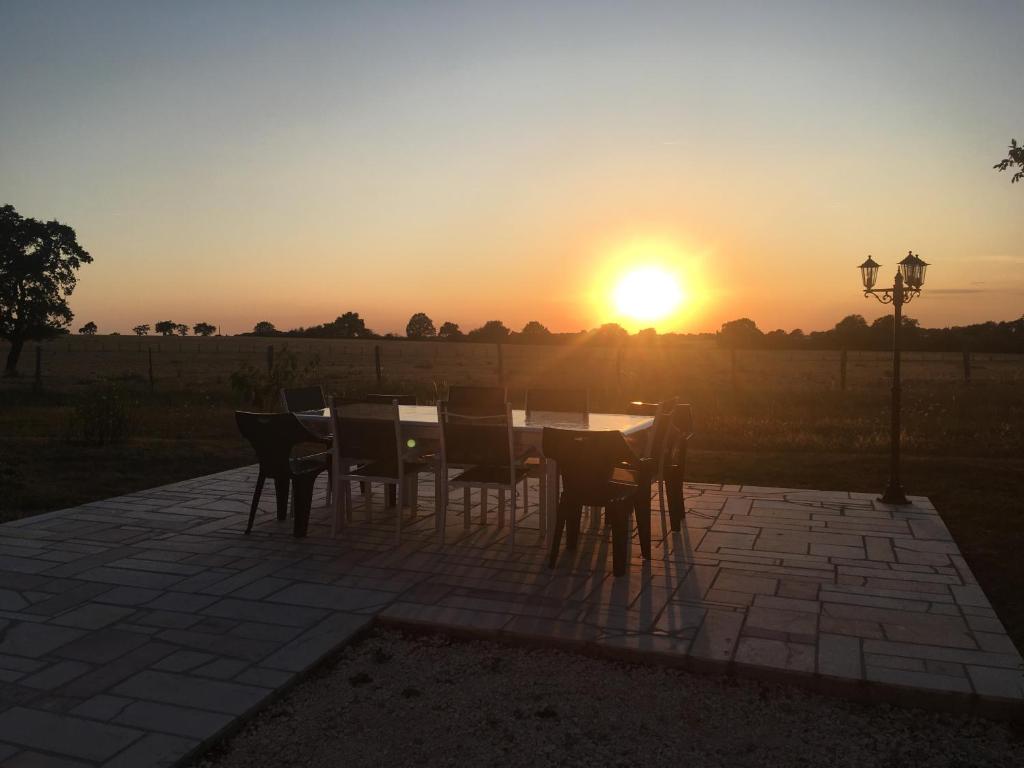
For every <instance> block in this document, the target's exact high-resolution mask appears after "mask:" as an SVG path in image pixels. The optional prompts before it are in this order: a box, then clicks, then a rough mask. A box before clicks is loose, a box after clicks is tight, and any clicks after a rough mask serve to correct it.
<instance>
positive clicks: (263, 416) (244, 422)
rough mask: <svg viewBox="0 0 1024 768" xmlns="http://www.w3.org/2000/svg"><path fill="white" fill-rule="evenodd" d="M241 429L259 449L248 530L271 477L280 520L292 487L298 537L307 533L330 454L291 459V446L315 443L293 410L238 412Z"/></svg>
mask: <svg viewBox="0 0 1024 768" xmlns="http://www.w3.org/2000/svg"><path fill="white" fill-rule="evenodd" d="M235 423H237V424H238V431H239V432H241V433H242V436H243V437H245V439H246V440H248V441H249V442H250V443H251V444H252V447H253V448H254V449H255V451H256V456H257V458H258V459H259V463H260V470H259V475H257V477H256V492H255V493H254V494H253V497H252V506H251V508H250V509H249V524H248V525H247V526H246V528H245V532H246V533H249V532H250V531H251V530H252V525H253V521H254V520H255V519H256V509H257V507H258V506H259V503H260V494H262V492H263V483H264V482H266V479H267V478H268V477H269V478H271V479H273V481H274V488H275V490H276V491H277V519H278V520H284V519H285V518H286V517H287V515H288V486H289V484H290V485H291V490H292V515H293V516H294V521H295V522H294V529H295V535H296V536H305V535H306V530H307V528H308V526H309V509H310V507H311V506H312V503H313V485H314V483H315V482H316V478H317V476H318V475H319V474H320V473H321V472H323V471H324V470H325V469H326V470H328V471H330V467H329V462H328V454H326V453H318V454H315V455H312V456H301V457H298V458H292V455H291V454H292V449H293V448H294V447H295V446H296V445H299V444H300V443H308V442H315V441H316V440H317V438H316V435H314V434H313V433H311V432H310V431H309V430H308V429H306V427H304V426H303V425H302V423H301V422H300V421H299V420H298V419H297V418H296V417H295V414H292V413H248V412H246V411H235Z"/></svg>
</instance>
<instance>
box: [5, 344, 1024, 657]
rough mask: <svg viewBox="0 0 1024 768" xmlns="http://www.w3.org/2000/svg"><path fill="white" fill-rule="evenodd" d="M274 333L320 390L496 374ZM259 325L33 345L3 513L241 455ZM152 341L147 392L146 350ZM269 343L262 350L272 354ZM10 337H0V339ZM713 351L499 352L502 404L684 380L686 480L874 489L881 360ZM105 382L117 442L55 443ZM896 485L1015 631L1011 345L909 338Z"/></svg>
mask: <svg viewBox="0 0 1024 768" xmlns="http://www.w3.org/2000/svg"><path fill="white" fill-rule="evenodd" d="M378 344H379V345H380V347H381V350H382V356H383V370H382V374H383V381H382V382H381V383H380V384H378V383H377V380H376V377H375V367H374V347H375V346H376V344H375V343H374V342H362V341H320V340H302V339H298V340H289V341H288V343H287V347H288V349H289V350H290V351H292V352H295V353H296V354H297V358H298V361H299V362H300V363H301V364H303V365H305V364H306V363H308V362H310V361H312V360H313V359H314V358H319V366H318V369H319V370H318V373H316V374H314V375H315V378H316V379H317V380H322V381H324V382H325V383H326V387H327V389H328V390H329V391H332V392H336V393H339V394H357V393H360V392H366V391H372V390H378V389H381V390H384V391H392V392H395V391H407V392H415V393H416V394H417V395H418V396H419V397H420V398H421V400H422V401H423V402H430V401H432V399H433V398H434V397H435V396H436V390H437V389H438V388H443V386H444V384H445V383H495V382H496V381H497V380H498V366H497V359H498V358H497V350H496V347H495V346H494V345H478V344H443V343H430V342H378ZM267 346H268V344H267V340H266V339H251V338H210V339H197V338H185V339H178V338H170V339H164V338H155V337H147V338H142V339H136V338H134V337H94V338H81V337H74V338H69V339H65V340H58V341H55V342H51V343H50V344H47V345H43V346H42V349H43V354H42V367H43V379H42V382H43V391H42V392H41V393H33V392H32V371H33V366H34V361H35V353H34V351H33V348H32V347H31V346H30V347H29V348H27V349H26V352H25V355H24V357H23V359H22V373H23V376H22V378H21V379H18V380H2V381H0V519H11V518H16V517H20V516H23V515H27V514H34V513H37V512H41V511H45V510H49V509H57V508H62V507H66V506H71V505H75V504H80V503H83V502H86V501H89V500H93V499H99V498H105V497H109V496H112V495H115V494H119V493H125V492H129V491H133V490H139V489H143V488H149V487H153V486H156V485H160V484H162V483H168V482H172V481H175V480H181V479H185V478H188V477H194V476H198V475H201V474H207V473H210V472H214V471H218V470H222V469H227V468H230V467H234V466H240V465H242V464H246V463H249V462H251V461H252V458H253V457H252V455H251V452H250V450H249V448H248V446H247V445H245V444H244V443H243V442H242V441H241V440H240V438H239V437H238V435H237V432H236V429H235V425H234V420H233V417H232V410H233V409H234V408H235V407H236V406H237V405H238V403H237V400H236V396H235V395H234V394H232V392H231V389H230V385H229V379H230V377H231V374H232V373H233V372H235V371H237V370H238V369H239V368H240V367H242V366H244V365H250V366H253V367H254V368H256V369H260V370H265V366H266V348H267ZM150 347H152V348H153V367H154V387H153V389H152V391H151V390H150V386H149V376H148V358H149V355H148V349H149V348H150ZM283 347H284V344H282V343H281V342H280V341H279V340H278V342H277V344H276V345H275V348H276V352H275V354H276V356H277V358H278V361H280V360H281V358H282V356H283V352H282V348H283ZM4 353H5V349H4V348H3V347H0V354H4ZM736 359H737V363H736V376H735V380H734V378H733V374H732V360H731V356H730V354H729V353H728V352H726V351H723V350H718V349H716V348H713V347H700V346H691V347H678V348H659V347H654V348H649V349H642V348H636V347H634V348H631V349H625V350H624V351H623V353H622V355H621V358H619V356H618V355H617V353H616V352H615V350H612V349H604V348H594V347H587V346H579V347H558V346H552V347H526V346H512V345H506V346H504V347H503V348H502V362H503V370H502V373H503V375H504V379H505V381H506V382H507V383H508V385H509V386H510V387H511V395H512V397H513V400H515V401H520V400H521V397H522V392H523V389H524V388H525V387H526V386H528V385H548V386H572V385H585V386H587V387H588V388H589V389H590V391H591V402H592V408H593V409H594V410H617V409H620V408H622V407H623V406H624V405H625V403H626V402H628V401H629V400H632V399H638V398H641V399H656V398H659V397H662V396H666V395H670V394H679V395H680V396H681V397H682V398H683V399H684V400H688V401H689V402H691V403H692V404H693V407H694V413H695V419H696V424H697V435H696V438H695V440H694V442H693V444H692V446H693V450H692V452H691V455H690V463H689V468H688V472H687V479H689V480H692V481H698V482H726V483H745V484H757V485H767V486H787V487H807V488H826V489H827V488H841V489H844V490H852V491H879V490H881V488H883V487H884V485H885V481H886V476H887V466H888V464H887V450H888V428H889V425H888V399H889V389H888V379H887V373H888V363H889V360H888V357H887V356H886V355H884V354H881V353H850V355H849V358H848V381H847V388H846V390H842V389H840V387H839V353H837V352H746V351H740V352H739V353H738V354H737V355H736ZM104 381H105V382H108V383H109V382H114V383H115V384H116V386H117V387H118V390H119V392H120V395H119V396H120V397H122V398H124V399H125V400H126V401H127V402H128V403H129V411H128V412H129V417H128V424H127V426H128V438H127V440H125V441H123V442H120V443H115V444H113V445H102V446H100V445H85V444H81V442H80V441H75V440H73V439H70V437H71V435H70V426H69V425H70V423H71V418H72V415H73V413H74V412H75V408H76V406H78V405H79V404H81V403H82V402H83V400H86V401H87V400H89V399H90V398H95V397H97V393H102V392H103V391H104V390H103V389H102V387H98V386H97V384H98V383H100V382H104ZM903 422H904V452H905V468H904V482H905V485H906V487H907V489H908V491H909V492H911V493H919V494H924V495H928V496H930V497H931V498H932V500H933V502H934V503H935V505H936V506H937V508H938V509H939V510H940V511H941V513H942V515H943V517H944V518H945V519H946V521H947V523H948V525H949V527H950V528H951V529H952V531H953V533H954V535H955V537H956V539H957V541H958V542H959V543H960V545H961V548H962V549H963V551H964V553H965V555H966V557H967V559H968V560H969V562H970V564H971V566H972V568H973V569H974V571H975V573H976V574H977V576H978V578H979V580H980V581H981V583H982V585H983V587H984V589H985V591H986V593H987V594H988V595H989V596H990V598H991V599H992V601H993V603H994V604H995V606H996V608H997V610H998V612H999V614H1000V616H1001V617H1003V619H1004V620H1005V622H1006V624H1007V627H1008V629H1009V631H1010V634H1011V636H1013V637H1014V638H1015V640H1016V641H1017V643H1018V644H1019V645H1020V644H1024V606H1022V605H1021V603H1020V600H1019V594H1020V593H1021V591H1022V590H1024V568H1022V567H1021V565H1020V559H1019V553H1020V551H1021V550H1022V548H1024V505H1022V503H1021V500H1020V490H1021V488H1024V458H1022V457H1024V359H1022V358H1021V357H1020V356H1011V355H975V356H974V360H973V369H972V382H971V384H970V385H966V384H965V383H964V382H963V368H962V358H961V356H960V355H943V354H934V353H933V354H923V353H910V354H908V355H907V356H906V361H905V364H904V419H903Z"/></svg>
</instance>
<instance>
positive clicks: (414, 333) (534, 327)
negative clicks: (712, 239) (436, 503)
mask: <svg viewBox="0 0 1024 768" xmlns="http://www.w3.org/2000/svg"><path fill="white" fill-rule="evenodd" d="M892 332H893V317H892V315H884V316H882V317H880V318H878V319H877V320H875V321H874V322H873V323H868V322H867V320H865V319H864V317H863V316H862V315H848V316H847V317H844V318H843V319H842V320H840V321H839V322H838V323H836V324H835V326H834V327H833V328H831V329H829V330H827V331H811V332H809V333H804V332H803V331H802V330H800V329H799V328H798V329H796V330H792V331H785V330H782V329H777V330H774V331H769V332H764V331H762V330H761V329H760V328H758V327H757V324H756V323H755V322H754V321H753V320H750V319H749V318H740V319H738V320H730V321H729V322H727V323H723V324H722V328H721V330H720V331H718V332H717V333H700V334H681V333H662V334H659V333H656V332H655V330H654V329H653V328H646V329H644V330H642V331H639V332H637V333H635V334H632V335H630V334H629V332H628V331H626V330H625V329H624V328H622V327H621V326H619V325H617V324H615V323H606V324H605V325H602V326H601V327H599V328H594V329H592V330H589V331H579V332H576V333H553V332H551V331H549V330H548V329H547V328H546V327H545V326H544V325H542V324H541V323H539V322H537V321H536V320H531V321H530V322H529V323H527V324H526V325H525V326H523V328H522V330H520V331H513V330H511V329H510V328H508V327H507V326H506V325H505V324H504V323H502V322H501V321H500V320H489V321H487V322H486V323H484V324H483V325H482V326H480V327H479V328H474V329H472V330H470V331H467V332H463V331H462V330H461V329H460V328H459V326H458V324H457V323H453V322H451V321H445V322H443V323H441V325H440V327H435V325H434V323H433V321H432V320H431V319H430V318H429V317H428V316H427V315H426V314H424V313H422V312H417V313H416V314H415V315H413V316H412V317H411V318H410V319H409V323H408V324H407V326H406V334H405V336H401V335H398V334H394V333H388V334H384V335H379V334H376V333H374V332H373V331H372V330H371V329H369V328H367V327H366V322H365V321H364V320H363V319H362V318H361V317H360V316H359V313H358V312H346V313H344V314H343V315H340V316H338V317H337V318H336V319H335V320H334V321H333V322H329V323H323V324H321V325H315V326H311V327H309V328H294V329H292V330H289V331H279V330H278V329H277V328H276V327H275V326H274V324H273V323H271V322H269V321H265V320H264V321H261V322H259V323H257V324H256V326H255V327H254V328H253V330H252V332H251V333H245V334H240V335H242V336H265V337H299V338H312V339H384V340H388V339H414V340H418V341H444V342H459V341H472V342H485V343H492V344H570V343H580V342H584V343H594V344H598V345H604V346H615V345H620V344H656V345H671V344H673V343H686V342H693V341H700V342H705V343H707V342H711V343H715V344H718V345H719V346H722V347H725V348H729V349H848V350H879V351H884V350H888V349H892ZM901 342H902V344H901V346H902V347H903V349H906V350H916V351H934V352H960V351H964V350H970V351H973V352H1017V353H1024V316H1021V317H1020V318H1018V319H1017V320H1011V321H1007V322H994V321H990V322H987V323H976V324H974V325H964V326H954V327H951V328H922V327H921V326H920V324H919V323H918V321H917V320H915V319H913V318H909V317H904V318H903V327H902V334H901Z"/></svg>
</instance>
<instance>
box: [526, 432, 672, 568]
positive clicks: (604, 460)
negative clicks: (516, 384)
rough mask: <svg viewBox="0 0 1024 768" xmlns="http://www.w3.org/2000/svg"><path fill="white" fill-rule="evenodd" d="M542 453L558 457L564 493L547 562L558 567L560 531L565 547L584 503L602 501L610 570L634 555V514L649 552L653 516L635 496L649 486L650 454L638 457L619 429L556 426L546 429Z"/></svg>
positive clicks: (574, 536)
mask: <svg viewBox="0 0 1024 768" xmlns="http://www.w3.org/2000/svg"><path fill="white" fill-rule="evenodd" d="M542 439H543V446H544V455H545V456H547V457H550V458H551V459H553V460H554V461H556V462H557V463H558V474H559V477H560V478H561V481H562V493H561V496H560V497H559V499H558V510H557V512H556V515H555V525H554V531H553V532H552V537H551V551H550V557H549V565H550V566H551V567H554V565H555V562H556V561H557V559H558V548H559V546H560V544H561V541H562V532H563V531H565V532H566V549H570V550H573V549H575V548H576V546H577V542H578V539H579V524H580V517H581V516H582V514H583V507H584V506H588V507H603V508H604V510H605V516H606V518H607V520H608V522H609V524H610V525H611V529H612V572H613V573H614V574H615V575H616V576H622V575H624V574H625V573H626V564H627V563H628V562H629V559H630V555H629V549H630V538H631V532H630V524H629V522H630V516H631V513H633V516H635V517H636V525H637V532H638V534H639V539H640V550H641V552H642V554H643V557H644V559H650V557H651V516H650V513H649V512H648V513H646V514H644V513H642V512H641V511H640V510H637V509H635V508H636V507H637V506H638V505H637V504H636V502H637V499H638V498H639V497H641V496H643V495H645V494H647V489H648V488H650V478H649V474H650V471H651V464H653V462H652V461H651V460H650V459H640V458H638V457H637V455H636V453H635V452H634V451H633V449H632V448H630V447H629V444H628V443H627V442H626V440H625V438H624V437H623V436H622V433H621V432H591V431H587V430H574V429H553V428H550V427H545V429H544V432H543V438H542Z"/></svg>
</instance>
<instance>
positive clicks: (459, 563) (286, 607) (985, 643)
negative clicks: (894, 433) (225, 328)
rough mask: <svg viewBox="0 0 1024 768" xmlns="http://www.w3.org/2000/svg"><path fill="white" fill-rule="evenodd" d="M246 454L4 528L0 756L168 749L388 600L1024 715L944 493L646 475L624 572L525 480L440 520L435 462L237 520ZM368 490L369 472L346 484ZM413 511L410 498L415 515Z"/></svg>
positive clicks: (777, 674) (454, 622)
mask: <svg viewBox="0 0 1024 768" xmlns="http://www.w3.org/2000/svg"><path fill="white" fill-rule="evenodd" d="M254 481H255V469H254V468H253V467H247V468H243V469H239V470H233V471H230V472H224V473H220V474H217V475H211V476H208V477H201V478H195V479H193V480H189V481H186V482H182V483H176V484H174V485H169V486H164V487H162V488H155V489H152V490H149V491H144V492H140V493H136V494H131V495H129V496H124V497H120V498H117V499H109V500H107V501H101V502H94V503H90V504H86V505H83V506H81V507H77V508H74V509H67V510H61V511H57V512H51V513H47V514H44V515H39V516H37V517H32V518H26V519H23V520H19V521H16V522H12V523H8V524H6V525H2V526H0V764H3V765H22V764H24V765H78V766H93V767H94V768H95V767H98V766H104V767H106V768H111V767H113V766H133V768H142V767H144V766H170V765H174V764H177V763H179V762H181V761H183V760H184V759H187V757H188V756H189V755H190V754H193V753H194V752H195V751H196V750H198V749H201V748H202V747H203V746H204V745H206V744H208V743H210V742H211V741H212V740H214V739H215V738H216V737H217V736H218V735H219V734H221V733H223V732H225V730H226V729H230V728H232V727H235V726H236V725H237V724H238V723H239V722H240V721H241V720H243V719H244V718H245V717H247V716H248V715H249V714H250V713H251V712H252V711H253V710H255V709H256V708H258V707H260V706H261V705H263V704H265V703H266V702H267V701H268V700H269V699H270V698H271V697H272V696H274V695H276V694H277V693H279V692H280V691H281V690H282V689H283V688H285V687H287V686H289V685H290V684H292V683H293V682H294V681H296V680H297V679H299V677H300V676H301V675H302V674H303V673H304V672H306V671H307V670H309V669H310V668H311V667H313V666H314V665H316V664H317V663H318V662H320V661H321V660H322V659H323V658H324V657H325V656H327V655H329V654H331V653H332V652H334V651H336V650H337V649H338V648H340V647H341V646H343V645H344V644H345V643H346V642H348V641H350V640H351V638H352V637H354V636H355V635H356V634H358V633H359V632H361V631H363V630H365V629H366V628H367V627H369V626H371V625H372V623H373V622H375V621H380V622H385V623H393V624H398V625H405V626H408V625H417V626H421V627H427V628H430V629H437V630H443V631H447V632H452V633H461V634H468V635H479V636H487V637H495V638H499V639H505V640H510V641H519V642H529V643H538V644H542V645H548V646H553V645H558V646H566V647H572V648H577V649H582V650H584V651H588V652H593V653H600V654H605V655H614V656H616V657H625V658H631V659H637V660H648V661H656V662H658V663H666V664H673V665H679V666H684V667H689V668H693V669H702V670H711V671H721V672H732V671H735V672H739V673H743V674H748V675H759V676H762V677H765V678H770V679H776V680H785V681H790V682H794V683H799V684H804V685H811V686H814V687H817V688H819V689H823V690H830V691H835V692H838V693H842V694H846V695H855V696H858V697H861V698H867V699H877V700H887V701H893V702H897V703H910V704H927V705H931V706H946V707H950V708H957V709H973V710H975V711H979V712H982V713H987V714H999V715H1003V716H1006V715H1009V716H1020V714H1021V712H1022V711H1024V709H1022V702H1024V668H1022V662H1021V656H1020V654H1019V653H1018V651H1017V649H1016V648H1015V647H1014V645H1013V643H1012V641H1011V640H1010V639H1009V637H1007V635H1006V632H1005V629H1004V628H1003V625H1002V624H1001V623H1000V622H999V619H998V617H997V616H996V614H995V612H994V611H993V610H992V608H991V606H990V604H989V602H988V600H987V599H986V597H985V595H984V593H983V592H982V590H981V589H980V587H978V585H977V582H976V581H975V579H974V577H973V576H972V575H971V572H970V568H969V566H968V564H967V563H966V561H965V560H964V558H963V557H962V556H961V554H960V552H959V550H958V548H957V546H956V543H955V542H954V541H953V540H952V537H951V536H950V534H949V531H948V530H947V528H946V526H945V524H944V523H943V522H942V519H941V517H940V516H939V515H938V513H937V512H936V510H935V509H934V507H933V506H932V505H931V503H930V502H929V501H928V500H927V499H925V498H921V497H914V498H913V505H912V506H910V507H906V508H901V507H890V506H887V505H884V504H881V503H879V502H878V501H876V500H875V498H874V497H873V496H871V495H870V494H857V493H845V492H838V491H821V492H819V491H807V490H794V489H781V488H763V487H754V486H745V487H740V486H719V485H709V484H693V485H689V486H687V489H686V496H687V510H688V512H687V517H686V525H685V526H684V529H683V530H682V531H681V532H678V533H672V532H670V531H667V530H666V529H665V523H666V521H665V519H664V515H663V514H662V512H661V511H660V510H659V509H658V506H657V497H656V496H655V499H654V509H653V511H652V516H653V520H652V526H653V531H654V539H655V541H654V552H653V558H652V559H651V560H649V561H644V560H643V559H642V558H641V556H640V552H639V546H638V544H636V543H635V542H634V544H633V547H632V560H631V563H630V569H629V572H628V574H627V576H625V577H622V578H618V579H616V578H614V577H613V576H612V575H611V572H610V570H611V562H610V561H611V551H610V538H609V536H608V535H607V531H605V530H604V529H601V528H595V527H593V526H591V525H589V522H588V523H585V524H584V526H583V528H584V530H583V531H582V534H581V538H580V544H579V547H578V549H577V550H576V551H575V552H564V553H562V554H561V556H560V558H559V561H558V564H557V566H556V568H554V569H549V568H548V566H547V563H546V559H545V553H544V551H543V547H542V546H541V542H540V540H539V535H538V527H539V526H538V510H537V497H536V492H537V489H536V488H532V489H531V492H530V496H529V498H528V506H527V510H526V512H525V513H523V516H522V517H521V518H520V523H519V530H518V534H517V540H516V544H515V545H511V544H510V542H509V540H508V529H499V528H498V527H497V521H496V517H497V515H496V499H495V498H494V495H493V494H492V495H491V498H490V500H489V502H488V505H487V506H488V509H489V514H488V515H487V519H486V523H482V522H481V519H482V515H481V503H480V499H479V497H478V496H476V495H474V497H473V509H472V523H471V525H470V526H469V527H468V528H467V527H464V524H463V520H462V515H461V495H460V497H459V499H458V503H457V504H455V505H453V510H452V514H449V516H448V528H447V530H446V532H445V543H444V544H443V545H442V544H440V543H439V542H438V539H437V535H436V532H435V528H434V523H435V519H436V518H435V516H434V515H433V508H432V504H431V500H432V498H433V493H432V490H433V489H432V487H431V485H430V483H429V482H428V483H425V484H424V487H423V488H421V492H420V499H421V508H420V510H419V514H418V515H417V517H416V519H415V520H413V519H409V520H408V521H407V522H406V524H405V527H404V532H403V539H402V544H401V545H400V546H397V547H396V545H395V543H394V511H393V510H386V509H382V508H381V502H382V500H383V494H382V493H380V491H379V490H377V491H376V493H374V494H373V497H372V499H373V505H372V508H371V512H370V514H369V516H368V515H367V513H366V512H365V511H364V510H363V509H361V508H357V510H356V512H355V515H354V521H353V522H352V523H350V524H349V525H348V526H346V527H344V528H343V529H342V530H341V532H340V534H339V536H338V537H337V538H333V539H332V538H331V537H330V517H329V513H328V510H327V508H326V507H325V506H324V502H325V494H324V490H325V489H324V488H323V485H322V483H321V485H320V486H318V489H317V494H316V497H315V499H314V505H315V508H314V511H313V515H312V519H311V521H310V535H309V536H308V537H307V538H305V539H302V540H297V539H294V538H293V537H292V536H291V535H290V528H291V522H290V521H284V522H280V521H278V520H277V519H276V515H275V514H274V511H273V494H272V493H267V494H266V495H265V496H266V497H269V498H264V500H263V502H262V503H261V510H260V514H259V516H258V521H257V525H256V528H255V529H254V531H253V533H252V534H251V535H249V536H245V535H243V529H244V525H245V522H246V514H247V511H248V503H249V499H250V495H251V493H252V488H253V485H254ZM355 498H356V499H357V500H358V499H359V498H360V497H359V496H358V494H357V495H356V497H355ZM407 514H408V513H407Z"/></svg>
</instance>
